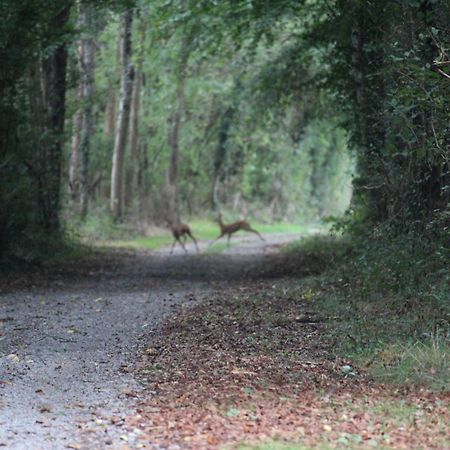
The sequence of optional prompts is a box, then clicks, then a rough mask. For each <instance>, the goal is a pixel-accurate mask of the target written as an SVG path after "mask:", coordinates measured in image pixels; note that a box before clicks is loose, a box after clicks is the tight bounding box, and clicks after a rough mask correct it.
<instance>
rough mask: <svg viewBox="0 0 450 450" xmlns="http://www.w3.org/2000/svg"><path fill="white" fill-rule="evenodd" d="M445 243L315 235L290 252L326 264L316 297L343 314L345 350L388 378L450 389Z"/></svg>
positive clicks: (413, 237)
mask: <svg viewBox="0 0 450 450" xmlns="http://www.w3.org/2000/svg"><path fill="white" fill-rule="evenodd" d="M442 244H443V241H442V240H440V241H439V240H435V241H433V240H431V241H430V240H428V241H427V240H425V239H424V236H420V235H417V234H415V233H412V232H411V233H410V234H407V235H397V236H396V237H395V238H393V237H390V236H389V233H385V234H381V235H377V237H376V238H374V237H373V236H372V237H370V236H367V234H366V235H365V237H364V238H363V237H362V236H360V238H359V239H356V238H355V236H352V237H351V240H350V239H349V238H348V236H347V237H346V238H340V239H336V238H323V239H317V238H315V239H314V240H311V239H309V240H306V242H303V243H300V244H299V245H296V246H294V245H292V246H291V247H290V249H289V251H290V252H293V255H298V256H297V258H299V259H301V260H302V261H304V260H305V258H309V260H310V261H312V260H313V259H314V258H315V259H317V260H319V261H321V263H319V264H321V267H322V268H325V269H326V271H325V273H324V274H323V275H322V276H320V277H318V278H312V279H310V280H309V281H308V283H310V286H311V287H310V289H311V295H310V299H311V301H313V302H314V304H315V305H316V306H317V307H318V308H320V309H321V310H323V311H326V312H327V314H329V315H330V316H333V317H338V318H339V320H338V321H337V322H333V323H332V324H331V325H330V327H329V332H330V333H331V334H332V338H333V339H335V342H336V345H337V346H338V348H339V349H340V351H341V352H342V353H343V354H345V355H346V356H347V357H350V358H352V359H354V360H355V361H356V364H358V365H359V366H361V367H363V368H367V369H368V370H369V371H370V372H371V373H372V375H374V376H376V377H377V378H379V379H381V380H391V381H395V382H399V383H417V384H425V385H427V386H429V387H431V388H433V389H444V388H448V375H446V374H448V351H449V341H448V330H449V321H448V318H449V315H450V309H449V307H450V305H449V302H448V299H449V298H450V289H449V286H450V283H449V274H448V265H449V261H450V255H449V252H448V249H445V248H444V247H443V245H442ZM446 383H447V384H446Z"/></svg>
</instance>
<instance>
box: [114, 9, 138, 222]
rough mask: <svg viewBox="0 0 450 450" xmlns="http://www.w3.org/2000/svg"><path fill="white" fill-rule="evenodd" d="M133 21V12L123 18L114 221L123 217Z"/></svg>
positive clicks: (131, 76)
mask: <svg viewBox="0 0 450 450" xmlns="http://www.w3.org/2000/svg"><path fill="white" fill-rule="evenodd" d="M132 21H133V12H132V11H127V12H126V13H125V15H124V17H123V37H122V79H121V86H120V102H119V115H118V118H117V128H116V135H115V141H114V151H113V161H112V172H111V202H110V209H111V213H112V216H113V218H114V220H119V219H121V218H122V215H123V176H124V157H125V146H126V137H127V132H128V126H129V122H130V104H131V91H132V87H133V66H132V63H131V25H132Z"/></svg>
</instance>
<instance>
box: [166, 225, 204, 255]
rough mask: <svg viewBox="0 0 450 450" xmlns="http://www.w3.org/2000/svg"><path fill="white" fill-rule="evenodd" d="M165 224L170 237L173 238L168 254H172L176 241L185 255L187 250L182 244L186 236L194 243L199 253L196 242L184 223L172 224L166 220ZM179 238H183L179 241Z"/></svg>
mask: <svg viewBox="0 0 450 450" xmlns="http://www.w3.org/2000/svg"><path fill="white" fill-rule="evenodd" d="M167 223H168V224H169V227H170V229H171V231H172V236H173V237H174V241H173V244H172V249H171V250H170V254H172V253H173V250H174V248H175V244H176V243H177V241H178V242H179V244H180V245H181V247H183V250H184V251H185V253H187V250H186V247H185V245H184V244H185V243H186V240H187V237H188V236H189V237H190V238H191V239H192V240H193V241H194V244H195V248H196V249H197V252H199V251H200V250H199V248H198V245H197V240H196V239H195V237H194V236H193V235H192V233H191V229H190V228H189V225H186V224H185V223H178V224H174V223H172V222H170V221H169V220H167ZM181 238H183V240H181Z"/></svg>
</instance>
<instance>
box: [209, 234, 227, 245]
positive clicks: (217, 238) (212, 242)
mask: <svg viewBox="0 0 450 450" xmlns="http://www.w3.org/2000/svg"><path fill="white" fill-rule="evenodd" d="M224 235H225V233H222V234H220V235H219V236H218V237H216V239H214V240H213V241H211V242H210V243H209V245H208V247H210V246H211V245H213V244H214V242H216V241H218V240H219V239H220V238H221V237H223V236H224Z"/></svg>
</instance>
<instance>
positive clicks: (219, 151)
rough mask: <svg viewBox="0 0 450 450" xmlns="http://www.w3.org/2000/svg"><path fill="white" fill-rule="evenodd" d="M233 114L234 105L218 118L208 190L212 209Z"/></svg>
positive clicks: (215, 201)
mask: <svg viewBox="0 0 450 450" xmlns="http://www.w3.org/2000/svg"><path fill="white" fill-rule="evenodd" d="M235 114H236V106H230V107H229V108H227V109H226V110H225V112H224V113H223V114H222V117H221V120H220V125H219V136H218V142H217V146H216V149H215V152H214V166H213V176H212V183H211V192H210V205H211V208H212V209H215V208H216V206H217V203H218V200H217V191H218V187H219V180H220V177H221V175H222V170H223V163H224V161H225V158H226V155H227V144H228V138H229V137H230V128H231V124H232V121H233V118H234V115H235Z"/></svg>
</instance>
